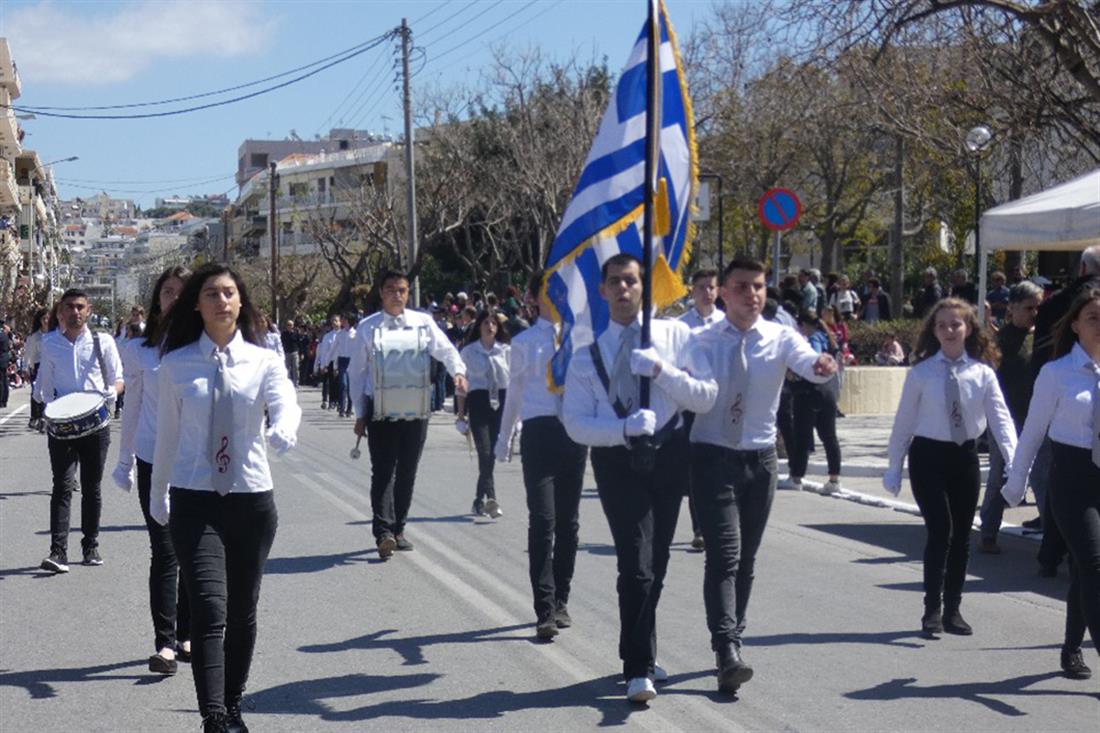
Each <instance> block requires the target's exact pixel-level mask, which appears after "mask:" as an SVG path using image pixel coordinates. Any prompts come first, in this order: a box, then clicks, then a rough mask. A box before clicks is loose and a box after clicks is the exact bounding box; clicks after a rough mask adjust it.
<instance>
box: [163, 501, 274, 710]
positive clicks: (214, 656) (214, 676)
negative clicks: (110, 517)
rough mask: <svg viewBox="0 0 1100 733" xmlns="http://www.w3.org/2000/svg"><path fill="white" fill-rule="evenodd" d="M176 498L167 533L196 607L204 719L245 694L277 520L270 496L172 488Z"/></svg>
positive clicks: (195, 665) (196, 670)
mask: <svg viewBox="0 0 1100 733" xmlns="http://www.w3.org/2000/svg"><path fill="white" fill-rule="evenodd" d="M171 497H172V513H171V519H170V520H169V522H168V527H169V529H170V531H171V535H172V544H173V546H174V547H175V549H176V556H177V557H178V558H179V565H180V573H181V574H182V576H183V579H184V581H185V584H186V586H187V593H188V595H189V597H190V598H191V601H192V607H191V632H192V634H191V637H192V638H191V642H192V644H191V670H192V673H193V674H194V677H195V693H196V695H197V696H198V701H199V712H200V713H202V715H203V716H204V717H205V716H207V715H210V714H211V713H216V712H225V703H226V701H227V700H229V701H233V700H239V699H240V697H241V695H243V694H244V689H245V684H246V683H247V682H248V671H249V669H250V668H251V666H252V651H253V649H254V648H255V646H256V604H257V602H258V601H259V599H260V581H261V580H262V579H263V574H264V563H265V562H266V561H267V554H268V553H269V552H270V551H271V543H272V542H273V541H274V540H275V529H276V527H277V526H278V524H279V519H278V513H277V512H276V511H275V496H274V493H273V492H271V491H261V492H257V493H254V494H234V493H230V494H227V495H226V496H219V495H218V494H216V493H214V492H213V491H192V490H189V489H180V488H176V487H172V490H171Z"/></svg>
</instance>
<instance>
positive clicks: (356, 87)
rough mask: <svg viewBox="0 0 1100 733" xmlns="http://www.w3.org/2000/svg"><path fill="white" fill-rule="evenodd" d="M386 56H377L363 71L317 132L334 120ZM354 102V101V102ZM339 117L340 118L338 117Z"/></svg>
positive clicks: (318, 127)
mask: <svg viewBox="0 0 1100 733" xmlns="http://www.w3.org/2000/svg"><path fill="white" fill-rule="evenodd" d="M385 58H386V56H385V54H381V55H379V56H378V57H377V58H375V60H374V63H372V64H371V65H370V66H368V67H367V70H366V71H364V72H363V75H362V76H361V77H359V81H357V82H355V85H354V86H353V87H352V88H351V89H350V90H349V91H348V93H347V95H346V96H345V97H344V98H343V99H342V100H341V101H340V104H338V105H336V107H335V108H334V109H333V110H332V112H330V113H329V115H328V117H327V118H325V121H324V122H322V123H321V124H320V125H318V126H317V129H316V131H315V132H320V131H321V130H323V129H324V128H325V127H326V126H328V123H329V122H330V121H331V120H332V118H333V117H336V113H337V112H339V111H340V109H341V108H342V107H343V106H344V104H345V103H346V102H347V101H348V100H349V99H351V95H353V94H355V92H356V91H357V90H358V89H359V87H360V85H362V83H363V81H364V80H365V79H366V78H367V76H368V75H370V73H371V72H372V71H374V68H375V67H376V66H378V62H379V61H381V60H383V59H385ZM356 101H358V98H356ZM353 104H354V102H353ZM337 119H339V118H337Z"/></svg>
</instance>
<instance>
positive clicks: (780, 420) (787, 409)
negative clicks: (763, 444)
mask: <svg viewBox="0 0 1100 733" xmlns="http://www.w3.org/2000/svg"><path fill="white" fill-rule="evenodd" d="M792 403H793V398H792V397H791V388H790V386H789V383H788V382H784V383H783V388H782V389H781V390H780V392H779V409H778V410H777V411H776V413H775V425H776V427H777V428H778V429H779V436H780V437H781V438H783V445H784V447H786V449H787V457H788V459H789V458H790V455H791V450H792V449H793V448H794V444H795V437H794V414H793V413H794V409H793V404H792Z"/></svg>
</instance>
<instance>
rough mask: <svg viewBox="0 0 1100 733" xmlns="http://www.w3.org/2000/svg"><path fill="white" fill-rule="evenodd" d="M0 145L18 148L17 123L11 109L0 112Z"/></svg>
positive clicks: (7, 108)
mask: <svg viewBox="0 0 1100 733" xmlns="http://www.w3.org/2000/svg"><path fill="white" fill-rule="evenodd" d="M0 145H6V146H14V147H16V148H18V147H19V123H18V122H17V121H16V119H15V110H13V109H12V108H11V107H5V108H4V109H3V110H2V112H0Z"/></svg>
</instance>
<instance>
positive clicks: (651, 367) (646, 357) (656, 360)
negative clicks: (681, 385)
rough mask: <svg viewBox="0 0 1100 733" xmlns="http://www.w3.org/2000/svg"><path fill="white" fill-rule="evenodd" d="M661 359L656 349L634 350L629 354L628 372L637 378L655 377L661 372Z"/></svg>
mask: <svg viewBox="0 0 1100 733" xmlns="http://www.w3.org/2000/svg"><path fill="white" fill-rule="evenodd" d="M661 365H662V362H661V357H660V356H658V355H657V349H655V348H653V347H652V346H650V347H649V348H648V349H634V350H633V351H631V352H630V371H631V372H633V373H634V374H637V375H638V376H639V377H655V376H657V373H658V372H659V371H660V370H661Z"/></svg>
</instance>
